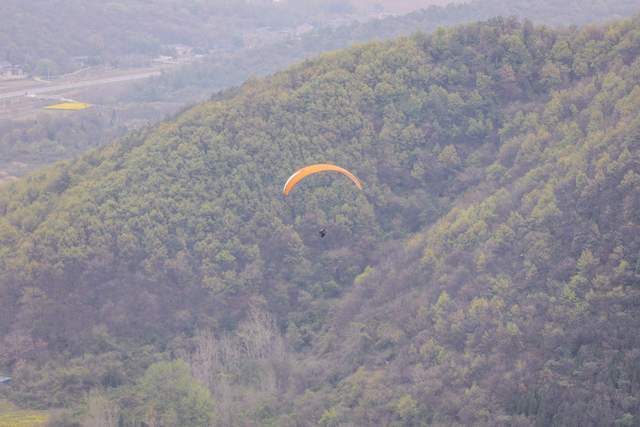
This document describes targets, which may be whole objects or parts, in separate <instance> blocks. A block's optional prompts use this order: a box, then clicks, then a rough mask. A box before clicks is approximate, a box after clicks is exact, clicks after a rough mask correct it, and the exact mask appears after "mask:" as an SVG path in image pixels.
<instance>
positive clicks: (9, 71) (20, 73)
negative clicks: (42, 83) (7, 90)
mask: <svg viewBox="0 0 640 427" xmlns="http://www.w3.org/2000/svg"><path fill="white" fill-rule="evenodd" d="M26 78H27V73H25V72H24V70H23V69H22V68H21V67H20V66H19V65H13V64H11V63H9V62H7V61H0V80H19V79H26Z"/></svg>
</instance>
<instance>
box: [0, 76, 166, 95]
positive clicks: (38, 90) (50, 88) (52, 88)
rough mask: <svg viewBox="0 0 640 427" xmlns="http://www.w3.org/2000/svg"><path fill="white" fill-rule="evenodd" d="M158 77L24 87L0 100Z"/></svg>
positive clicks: (7, 93)
mask: <svg viewBox="0 0 640 427" xmlns="http://www.w3.org/2000/svg"><path fill="white" fill-rule="evenodd" d="M159 75H160V71H159V70H154V71H145V72H138V73H131V74H125V75H121V76H114V77H104V78H98V79H93V80H82V81H78V82H68V83H58V84H51V85H46V86H36V87H31V88H29V87H25V88H24V89H22V90H12V91H11V92H4V93H2V92H0V99H8V98H18V97H23V96H25V93H28V94H33V95H38V94H42V93H50V92H62V91H68V90H74V89H80V88H84V87H90V86H99V85H104V84H109V83H120V82H127V81H131V80H141V79H148V78H149V77H153V76H159Z"/></svg>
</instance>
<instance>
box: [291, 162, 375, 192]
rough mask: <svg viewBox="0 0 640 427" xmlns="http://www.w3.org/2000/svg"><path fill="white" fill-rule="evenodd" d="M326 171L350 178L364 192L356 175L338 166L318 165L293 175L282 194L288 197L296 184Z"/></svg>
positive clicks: (305, 168)
mask: <svg viewBox="0 0 640 427" xmlns="http://www.w3.org/2000/svg"><path fill="white" fill-rule="evenodd" d="M324 171H335V172H340V173H341V174H343V175H346V176H348V177H349V178H350V179H351V181H353V183H354V184H355V185H356V186H357V187H358V188H359V189H360V190H362V182H360V180H359V179H358V177H356V176H355V175H354V174H352V173H351V172H349V171H348V170H346V169H343V168H341V167H340V166H336V165H329V164H317V165H311V166H306V167H304V168H302V169H300V170H299V171H297V172H296V173H294V174H293V175H291V176H290V177H289V179H288V180H287V182H286V183H285V184H284V188H283V189H282V193H283V194H284V195H285V196H288V195H289V192H290V191H291V190H292V189H293V187H295V186H296V184H298V182H300V181H302V180H303V179H304V178H306V177H307V176H309V175H313V174H314V173H318V172H324Z"/></svg>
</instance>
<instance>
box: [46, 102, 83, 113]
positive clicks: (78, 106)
mask: <svg viewBox="0 0 640 427" xmlns="http://www.w3.org/2000/svg"><path fill="white" fill-rule="evenodd" d="M89 107H91V104H85V103H84V102H63V103H61V104H54V105H49V106H48V107H44V108H47V109H49V110H76V111H77V110H84V109H85V108H89Z"/></svg>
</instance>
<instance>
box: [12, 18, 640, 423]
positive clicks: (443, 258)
mask: <svg viewBox="0 0 640 427" xmlns="http://www.w3.org/2000/svg"><path fill="white" fill-rule="evenodd" d="M316 162H332V163H338V164H341V165H348V166H349V169H350V170H352V171H353V172H355V173H356V174H357V175H358V177H360V178H361V179H362V181H363V182H364V184H365V187H364V191H362V192H360V191H359V190H357V189H354V188H353V185H352V184H351V183H350V182H348V180H340V179H332V178H331V177H319V179H317V180H310V181H309V182H305V183H303V184H301V185H300V186H299V188H297V189H296V192H295V194H293V193H292V194H291V196H290V197H289V198H287V199H284V198H283V197H282V196H281V195H280V190H281V187H282V183H283V182H284V180H285V179H286V177H288V176H289V175H290V173H291V172H293V171H294V170H296V169H297V168H299V167H301V166H304V165H306V164H310V163H316ZM638 212H640V17H635V18H633V19H631V20H627V21H620V22H617V23H613V24H610V25H608V26H587V27H584V28H581V29H577V28H571V29H566V30H552V29H549V28H546V27H536V26H534V25H533V24H532V23H531V22H529V21H525V22H519V21H517V20H516V19H505V18H496V19H492V20H490V21H488V22H486V23H480V24H471V25H466V26H463V27H458V28H455V29H439V30H438V31H436V32H435V33H434V34H432V35H423V34H421V35H415V36H412V37H409V38H401V39H398V40H394V41H390V42H378V43H373V44H368V45H363V46H357V47H354V48H351V49H348V50H343V51H339V52H334V53H329V54H324V55H322V56H320V57H318V58H315V59H313V60H308V61H305V62H303V63H301V64H299V65H297V66H294V67H292V68H290V69H288V70H287V71H284V72H280V73H277V74H275V75H273V76H271V77H268V78H266V79H262V80H252V81H249V82H247V83H246V84H244V85H243V86H242V87H241V88H239V89H237V90H233V91H228V92H226V93H222V94H219V95H218V96H217V99H215V100H212V101H210V102H207V103H204V104H202V105H199V106H196V107H194V108H191V109H189V110H188V111H186V112H184V113H183V114H181V115H179V116H178V117H176V118H175V119H174V120H171V121H167V122H164V123H161V124H160V125H158V126H153V127H147V128H144V129H140V130H139V131H137V132H135V133H132V134H129V135H128V136H126V137H125V138H123V139H121V140H119V141H117V142H116V143H114V144H111V145H109V146H106V147H104V148H101V149H98V150H95V151H92V152H90V153H89V154H87V155H85V156H83V157H82V158H80V159H78V160H75V161H72V162H66V163H61V164H58V165H56V166H54V167H52V168H50V169H47V170H44V171H42V172H40V173H38V174H35V175H32V176H30V177H28V178H26V179H23V180H21V181H19V182H17V183H14V184H11V185H9V186H7V187H5V188H3V189H2V190H1V191H0V301H3V310H2V311H0V337H2V340H1V341H0V366H2V367H3V369H4V370H6V371H8V372H10V373H11V374H12V376H13V377H14V384H13V385H12V387H11V388H10V389H5V390H4V393H6V394H7V396H8V397H10V398H11V399H12V400H13V401H15V402H16V403H19V404H21V405H25V406H31V407H43V408H47V407H68V408H84V411H83V410H80V411H77V412H75V413H76V414H77V417H79V418H82V417H85V418H86V417H89V418H91V419H97V418H99V417H103V418H104V417H106V415H105V414H107V413H109V414H113V413H117V414H118V417H119V418H120V419H121V421H122V423H123V424H124V425H140V423H141V422H149V419H150V418H149V417H151V419H154V420H163V422H164V424H166V425H172V423H178V424H180V425H194V426H195V425H203V423H205V424H207V423H213V424H215V425H256V424H260V425H290V426H294V425H325V426H335V425H378V424H383V425H406V426H409V425H428V424H437V425H522V426H532V425H585V426H586V425H615V424H617V425H629V426H630V425H635V424H637V422H638V420H640V400H639V399H638V396H639V395H640V335H638V333H637V331H638V328H639V327H640V306H639V304H640V216H639V214H638ZM319 226H325V227H326V228H327V229H328V236H327V238H325V239H322V240H320V239H319V238H318V237H317V229H318V227H319ZM187 364H188V367H187ZM164 379H166V381H163V380H164ZM158 390H162V392H158ZM167 396H181V398H180V399H177V398H176V399H167ZM96 408H97V409H96ZM184 408H193V411H192V412H191V413H185V412H184ZM190 414H191V415H192V417H191V418H189V415H190ZM189 420H191V421H189ZM61 422H62V421H61ZM190 423H191V424H190Z"/></svg>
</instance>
